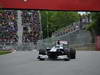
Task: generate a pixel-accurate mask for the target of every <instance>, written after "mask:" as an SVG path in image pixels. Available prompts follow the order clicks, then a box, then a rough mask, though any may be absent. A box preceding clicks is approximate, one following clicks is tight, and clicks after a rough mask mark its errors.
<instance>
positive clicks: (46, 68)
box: [0, 51, 100, 75]
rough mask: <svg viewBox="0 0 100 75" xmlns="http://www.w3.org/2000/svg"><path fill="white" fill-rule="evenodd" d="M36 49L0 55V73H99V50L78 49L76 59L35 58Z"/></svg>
mask: <svg viewBox="0 0 100 75" xmlns="http://www.w3.org/2000/svg"><path fill="white" fill-rule="evenodd" d="M37 55H38V53H37V51H29V52H28V51H25V52H22V51H17V52H15V53H11V54H7V55H1V56H0V75H100V52H99V51H78V52H77V57H76V59H75V60H74V59H72V60H70V61H63V60H54V61H53V60H45V61H39V60H37V59H36V58H37Z"/></svg>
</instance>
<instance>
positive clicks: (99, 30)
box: [90, 12, 100, 35]
mask: <svg viewBox="0 0 100 75" xmlns="http://www.w3.org/2000/svg"><path fill="white" fill-rule="evenodd" d="M91 16H92V20H93V23H92V25H93V26H90V27H91V28H92V29H94V31H95V33H96V35H100V12H92V13H91Z"/></svg>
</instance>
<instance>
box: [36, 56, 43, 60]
mask: <svg viewBox="0 0 100 75" xmlns="http://www.w3.org/2000/svg"><path fill="white" fill-rule="evenodd" d="M37 59H39V60H41V61H44V60H45V59H44V58H41V57H40V56H38V58H37Z"/></svg>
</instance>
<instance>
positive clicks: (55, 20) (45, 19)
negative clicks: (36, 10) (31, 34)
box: [40, 11, 79, 38]
mask: <svg viewBox="0 0 100 75" xmlns="http://www.w3.org/2000/svg"><path fill="white" fill-rule="evenodd" d="M40 12H41V21H42V26H43V27H42V28H43V37H44V38H46V37H51V35H52V33H53V32H55V31H57V30H58V29H60V28H63V27H66V26H68V25H70V24H71V23H73V22H76V21H78V20H79V14H78V13H77V12H66V11H40Z"/></svg>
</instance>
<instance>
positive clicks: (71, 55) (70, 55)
mask: <svg viewBox="0 0 100 75" xmlns="http://www.w3.org/2000/svg"><path fill="white" fill-rule="evenodd" d="M75 58H76V50H75V49H73V48H69V47H68V45H67V44H64V43H60V44H59V43H58V44H56V45H55V46H53V47H52V48H47V49H40V50H39V55H38V59H39V60H45V59H64V60H66V61H69V60H70V59H75Z"/></svg>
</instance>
